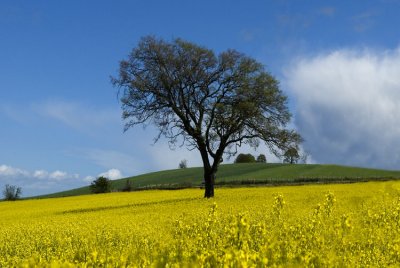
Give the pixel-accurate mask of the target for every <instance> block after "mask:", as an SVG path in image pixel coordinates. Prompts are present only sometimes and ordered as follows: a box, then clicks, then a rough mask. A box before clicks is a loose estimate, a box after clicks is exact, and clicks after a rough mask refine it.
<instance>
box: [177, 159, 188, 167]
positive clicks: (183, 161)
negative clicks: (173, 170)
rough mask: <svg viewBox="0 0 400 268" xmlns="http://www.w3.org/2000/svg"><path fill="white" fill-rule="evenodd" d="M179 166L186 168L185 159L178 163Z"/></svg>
mask: <svg viewBox="0 0 400 268" xmlns="http://www.w3.org/2000/svg"><path fill="white" fill-rule="evenodd" d="M179 168H187V160H186V159H183V160H182V161H181V162H180V163H179Z"/></svg>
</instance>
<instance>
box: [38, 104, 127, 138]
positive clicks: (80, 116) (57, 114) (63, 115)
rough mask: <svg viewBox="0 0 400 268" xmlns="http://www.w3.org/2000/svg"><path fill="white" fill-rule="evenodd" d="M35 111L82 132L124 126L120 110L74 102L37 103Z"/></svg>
mask: <svg viewBox="0 0 400 268" xmlns="http://www.w3.org/2000/svg"><path fill="white" fill-rule="evenodd" d="M32 106H33V109H34V110H35V111H36V112H37V113H39V114H40V115H42V116H45V117H48V118H52V119H54V120H57V121H59V122H61V123H63V124H65V125H67V126H69V127H71V128H74V129H76V130H80V131H85V132H88V131H99V129H104V128H107V127H110V126H115V127H116V128H118V127H120V126H121V125H122V123H121V116H120V111H119V110H118V109H110V108H104V107H102V106H99V107H93V106H88V105H84V104H83V103H78V102H72V101H60V100H51V101H46V102H43V103H35V104H33V105H32Z"/></svg>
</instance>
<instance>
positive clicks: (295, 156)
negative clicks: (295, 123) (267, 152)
mask: <svg viewBox="0 0 400 268" xmlns="http://www.w3.org/2000/svg"><path fill="white" fill-rule="evenodd" d="M299 159H300V155H299V151H298V150H297V148H294V147H291V148H289V149H287V150H286V152H285V154H284V155H283V163H289V164H296V163H297V161H299Z"/></svg>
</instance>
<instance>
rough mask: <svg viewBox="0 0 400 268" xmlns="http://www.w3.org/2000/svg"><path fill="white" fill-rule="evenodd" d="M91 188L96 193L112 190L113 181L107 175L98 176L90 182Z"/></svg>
mask: <svg viewBox="0 0 400 268" xmlns="http://www.w3.org/2000/svg"><path fill="white" fill-rule="evenodd" d="M90 190H91V191H92V193H94V194H99V193H109V192H111V181H110V180H109V179H108V178H106V177H102V176H101V177H98V178H97V179H95V180H94V181H92V183H91V184H90Z"/></svg>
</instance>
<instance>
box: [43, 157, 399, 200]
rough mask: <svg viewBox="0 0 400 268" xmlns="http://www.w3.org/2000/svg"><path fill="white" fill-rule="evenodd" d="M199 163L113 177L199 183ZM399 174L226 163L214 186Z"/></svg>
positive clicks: (140, 183) (146, 184)
mask: <svg viewBox="0 0 400 268" xmlns="http://www.w3.org/2000/svg"><path fill="white" fill-rule="evenodd" d="M202 178H203V169H202V168H201V167H195V168H186V169H174V170H166V171H160V172H153V173H148V174H143V175H139V176H134V177H128V178H124V179H120V180H115V181H113V188H114V189H116V190H118V189H121V188H123V187H124V186H125V185H126V180H130V181H131V182H132V184H133V187H134V188H135V189H137V190H140V189H149V188H164V189H165V188H166V189H168V188H171V189H174V188H189V187H198V186H200V185H201V183H202ZM398 178H400V171H389V170H380V169H367V168H358V167H347V166H338V165H311V164H296V165H290V164H261V163H253V164H226V165H221V166H220V168H219V170H218V173H217V180H216V184H217V186H235V185H251V184H264V185H285V184H303V183H330V182H357V181H367V180H385V179H398ZM88 193H90V189H89V187H82V188H77V189H72V190H69V191H64V192H59V193H54V194H51V195H46V196H43V197H62V196H74V195H81V194H88Z"/></svg>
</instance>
